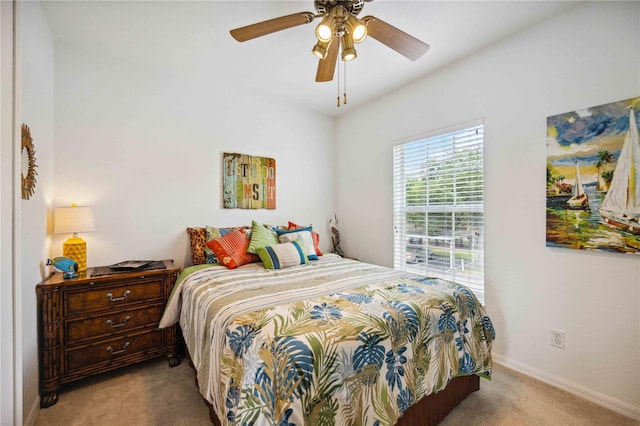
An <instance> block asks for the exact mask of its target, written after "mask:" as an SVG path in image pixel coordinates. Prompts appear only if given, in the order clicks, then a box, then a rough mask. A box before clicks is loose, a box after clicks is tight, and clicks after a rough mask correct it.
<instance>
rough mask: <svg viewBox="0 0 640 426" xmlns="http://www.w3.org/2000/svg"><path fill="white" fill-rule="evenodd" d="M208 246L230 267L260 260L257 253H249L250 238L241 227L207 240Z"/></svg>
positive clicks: (220, 260)
mask: <svg viewBox="0 0 640 426" xmlns="http://www.w3.org/2000/svg"><path fill="white" fill-rule="evenodd" d="M207 246H209V248H210V249H211V250H212V251H213V252H214V253H215V254H216V257H217V258H218V261H219V262H220V263H222V264H223V265H224V266H226V267H227V268H229V269H235V268H237V267H238V266H242V265H245V264H247V263H252V262H259V261H260V258H259V257H258V256H257V255H255V254H250V253H247V248H248V247H249V239H248V238H247V236H246V235H245V233H244V231H243V230H241V229H238V230H237V231H233V232H230V233H228V234H226V235H224V236H222V237H220V238H216V239H215V240H211V241H207Z"/></svg>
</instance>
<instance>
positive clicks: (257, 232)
mask: <svg viewBox="0 0 640 426" xmlns="http://www.w3.org/2000/svg"><path fill="white" fill-rule="evenodd" d="M279 243H280V241H278V236H277V235H276V233H275V232H273V231H272V230H270V229H267V228H265V227H264V225H261V224H259V223H258V222H256V221H255V220H252V221H251V242H250V243H249V248H248V249H247V252H248V253H257V251H256V250H257V249H258V248H260V247H266V246H272V245H275V244H279Z"/></svg>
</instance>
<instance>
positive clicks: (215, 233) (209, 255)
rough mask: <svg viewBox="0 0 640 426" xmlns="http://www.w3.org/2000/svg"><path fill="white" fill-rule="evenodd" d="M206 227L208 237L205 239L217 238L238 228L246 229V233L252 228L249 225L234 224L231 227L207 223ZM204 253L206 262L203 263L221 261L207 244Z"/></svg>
mask: <svg viewBox="0 0 640 426" xmlns="http://www.w3.org/2000/svg"><path fill="white" fill-rule="evenodd" d="M205 229H206V233H207V235H206V237H205V238H206V239H205V241H211V240H215V239H216V238H220V237H222V236H225V235H227V234H229V233H231V232H233V231H237V230H238V229H242V230H244V231H245V234H246V233H248V232H249V230H250V228H249V227H247V226H233V227H229V228H214V227H213V226H209V225H207V227H206V228H205ZM204 247H205V249H204V254H205V258H206V259H205V262H203V263H220V262H219V261H218V258H217V257H216V254H215V253H214V252H213V250H211V249H210V248H209V246H207V245H206V244H205V246H204Z"/></svg>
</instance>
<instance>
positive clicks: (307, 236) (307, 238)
mask: <svg viewBox="0 0 640 426" xmlns="http://www.w3.org/2000/svg"><path fill="white" fill-rule="evenodd" d="M297 239H300V240H301V241H302V248H303V249H304V252H305V253H306V254H307V259H309V260H318V255H317V254H316V249H315V248H314V246H313V237H311V231H288V232H286V233H284V234H280V235H278V240H280V243H290V242H291V241H295V240H297Z"/></svg>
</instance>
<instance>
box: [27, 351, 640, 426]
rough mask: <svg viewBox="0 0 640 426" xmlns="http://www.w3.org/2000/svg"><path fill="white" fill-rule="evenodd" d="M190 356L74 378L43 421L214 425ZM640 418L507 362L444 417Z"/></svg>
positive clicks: (479, 421) (478, 420) (599, 421)
mask: <svg viewBox="0 0 640 426" xmlns="http://www.w3.org/2000/svg"><path fill="white" fill-rule="evenodd" d="M194 378H195V374H194V371H193V370H192V369H191V367H189V365H188V364H187V363H186V362H183V363H182V364H180V365H179V366H178V367H175V368H169V366H168V364H167V361H166V360H164V359H158V360H156V361H150V362H146V363H143V364H139V365H137V366H132V367H128V368H126V369H122V370H119V371H116V372H112V373H106V374H103V375H101V376H98V377H92V378H89V379H86V380H83V381H80V382H76V383H74V384H71V385H67V386H66V387H65V388H64V390H63V392H61V393H60V395H59V401H58V403H57V404H56V405H54V406H53V407H49V408H45V409H41V410H40V413H39V414H38V417H37V419H36V422H35V424H36V425H37V426H46V425H64V426H71V425H78V426H89V425H100V426H102V425H105V426H120V425H127V426H133V425H136V426H137V425H190V426H191V425H207V424H210V423H209V414H208V409H207V407H206V406H205V404H204V403H203V402H202V399H201V397H200V394H199V393H198V390H197V389H196V386H195V381H194ZM639 424H640V422H637V421H635V420H632V419H629V418H627V417H624V416H621V415H619V414H617V413H614V412H612V411H609V410H606V409H604V408H602V407H600V406H598V405H596V404H593V403H591V402H589V401H585V400H582V399H580V398H577V397H575V396H573V395H571V394H569V393H566V392H563V391H561V390H558V389H556V388H554V387H551V386H549V385H546V384H544V383H541V382H539V381H536V380H533V379H531V378H529V377H527V376H524V375H521V374H518V373H516V372H514V371H512V370H509V369H507V368H504V367H501V366H498V365H496V366H494V374H493V379H492V380H491V381H487V380H481V381H480V391H478V392H475V393H474V394H472V395H470V396H469V397H468V398H467V399H466V400H465V401H463V402H462V403H461V404H460V405H459V406H458V407H456V408H455V409H454V410H453V411H452V412H451V413H450V414H449V415H448V416H447V418H446V419H445V420H444V421H443V422H442V425H444V426H459V425H465V426H466V425H478V426H479V425H491V426H499V425H504V426H514V425H518V426H520V425H559V426H560V425H561V426H569V425H581V426H582V425H594V426H601V425H616V426H618V425H620V426H622V425H639Z"/></svg>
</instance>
